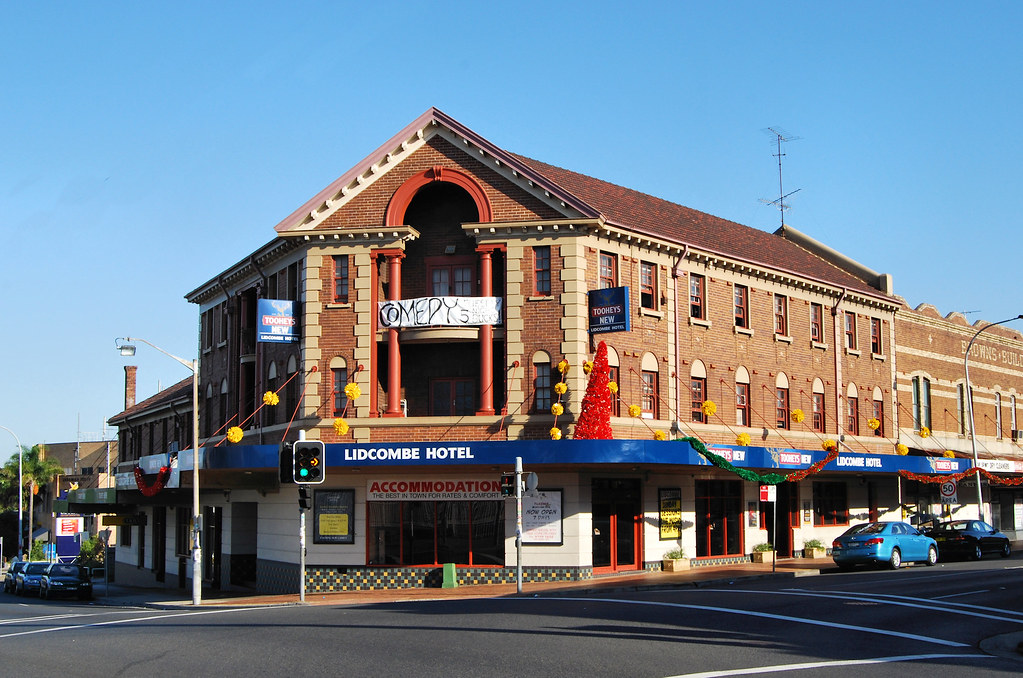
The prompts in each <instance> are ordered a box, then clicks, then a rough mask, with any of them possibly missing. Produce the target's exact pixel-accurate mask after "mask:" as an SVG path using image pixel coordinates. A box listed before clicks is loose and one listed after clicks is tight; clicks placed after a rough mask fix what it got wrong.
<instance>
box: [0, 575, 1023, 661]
mask: <svg viewBox="0 0 1023 678" xmlns="http://www.w3.org/2000/svg"><path fill="white" fill-rule="evenodd" d="M1021 581H1023V558H1018V557H1015V556H1014V557H1013V558H1010V559H1008V560H1002V559H988V560H984V561H981V562H979V563H973V562H964V563H949V564H940V565H938V566H937V567H933V568H927V567H923V566H914V567H910V568H905V569H902V570H899V571H896V572H890V571H866V572H852V573H841V574H826V575H821V576H817V577H802V578H797V579H771V580H764V581H757V582H748V583H736V584H735V585H727V584H716V585H713V586H708V587H704V588H686V589H681V590H667V591H664V590H662V591H633V592H627V593H625V592H616V593H605V594H600V595H599V596H561V597H549V598H548V597H539V596H537V597H534V596H526V597H507V598H484V599H468V600H457V599H455V600H443V601H441V600H436V601H430V600H422V601H416V602H405V603H392V604H379V605H348V606H342V605H338V606H329V605H319V606H287V607H259V608H244V607H243V608H226V609H202V610H195V611H193V610H190V609H182V610H152V609H142V608H114V607H102V606H98V605H88V604H80V603H77V602H69V601H40V600H34V599H28V598H16V597H14V596H11V595H3V594H0V657H2V658H3V660H2V662H0V676H8V675H9V676H18V677H19V678H24V677H25V676H43V675H71V676H76V678H85V677H88V676H105V677H108V676H147V677H151V676H154V675H161V676H163V675H195V676H222V677H224V678H228V677H230V678H234V676H239V675H241V676H281V675H296V676H298V675H301V676H327V675H330V676H403V677H404V676H416V677H417V678H418V677H423V678H429V677H432V676H438V677H440V676H444V677H459V676H519V675H524V676H614V677H615V678H619V677H625V676H644V677H661V678H663V677H666V676H694V675H698V676H729V675H749V674H765V675H772V674H773V675H778V674H779V673H781V672H789V671H797V673H796V674H795V675H798V676H808V677H809V676H828V677H829V678H836V677H845V676H862V675H863V674H864V673H865V672H872V673H877V674H878V675H896V674H897V675H900V676H907V677H913V676H920V677H921V678H922V677H924V676H927V678H933V676H935V675H942V676H955V675H969V676H1007V675H1019V674H1020V673H1021V672H1023V655H1019V654H1017V653H1015V652H1008V653H1006V654H1007V656H1006V657H1003V656H998V655H996V654H991V653H989V652H987V651H984V649H982V643H984V641H985V640H986V639H990V638H992V637H996V636H999V635H1001V634H1008V633H1016V634H1019V633H1023V587H1021V586H1020V583H1021Z"/></svg>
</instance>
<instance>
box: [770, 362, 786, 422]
mask: <svg viewBox="0 0 1023 678" xmlns="http://www.w3.org/2000/svg"><path fill="white" fill-rule="evenodd" d="M774 393H775V414H776V419H777V424H778V428H789V378H788V377H786V376H785V373H784V372H779V373H778V376H777V378H776V379H775V380H774Z"/></svg>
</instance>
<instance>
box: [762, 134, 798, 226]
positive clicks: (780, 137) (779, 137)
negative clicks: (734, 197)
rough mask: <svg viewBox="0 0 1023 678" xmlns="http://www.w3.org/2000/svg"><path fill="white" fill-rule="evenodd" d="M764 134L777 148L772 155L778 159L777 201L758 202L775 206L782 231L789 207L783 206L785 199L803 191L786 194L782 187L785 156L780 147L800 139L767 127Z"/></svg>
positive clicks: (763, 200)
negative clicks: (782, 160) (769, 136)
mask: <svg viewBox="0 0 1023 678" xmlns="http://www.w3.org/2000/svg"><path fill="white" fill-rule="evenodd" d="M764 132H766V133H767V134H770V135H771V136H773V137H774V141H775V143H776V144H777V148H778V152H777V153H775V154H774V157H776V158H778V199H777V200H765V199H764V198H761V199H760V202H762V203H764V204H765V205H775V206H777V207H778V212H779V213H780V214H781V227H782V228H783V229H784V228H785V210H787V209H788V208H789V205H787V204H785V198H787V197H789V196H790V195H793V194H795V193H799V191H801V190H803V189H801V188H797V189H796V190H794V191H789V192H788V193H786V192H785V189H784V188H783V187H782V181H781V176H782V175H781V159H782V158H784V157H785V154H784V153H783V152H782V150H781V145H782V143H784V142H789V141H798V140H799V139H801V138H802V137H794V136H790V135H789V133H788V132H786V131H785V130H783V129H782V128H780V127H768V128H766V129H765V130H764Z"/></svg>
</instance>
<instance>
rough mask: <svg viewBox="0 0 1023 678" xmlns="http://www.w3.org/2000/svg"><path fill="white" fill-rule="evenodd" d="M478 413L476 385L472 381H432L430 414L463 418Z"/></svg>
mask: <svg viewBox="0 0 1023 678" xmlns="http://www.w3.org/2000/svg"><path fill="white" fill-rule="evenodd" d="M475 412H476V383H475V381H473V380H472V379H454V378H452V379H431V380H430V414H431V415H433V416H435V417H447V416H450V417H461V416H464V415H468V414H473V413H475Z"/></svg>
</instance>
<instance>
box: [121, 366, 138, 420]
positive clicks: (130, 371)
mask: <svg viewBox="0 0 1023 678" xmlns="http://www.w3.org/2000/svg"><path fill="white" fill-rule="evenodd" d="M138 369H139V368H138V367H137V366H135V365H125V366H124V409H126V410H127V409H130V408H132V407H135V373H136V372H137V371H138Z"/></svg>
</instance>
